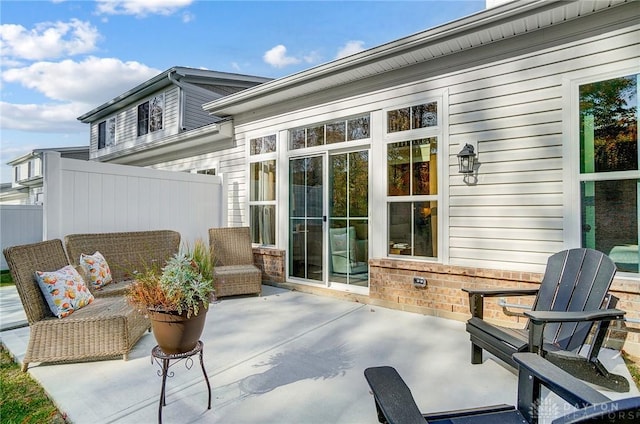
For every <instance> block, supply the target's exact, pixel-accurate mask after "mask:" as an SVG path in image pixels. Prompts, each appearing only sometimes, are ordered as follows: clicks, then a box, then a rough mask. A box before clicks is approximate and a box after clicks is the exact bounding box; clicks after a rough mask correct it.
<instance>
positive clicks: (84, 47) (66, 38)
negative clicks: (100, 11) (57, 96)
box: [0, 19, 100, 62]
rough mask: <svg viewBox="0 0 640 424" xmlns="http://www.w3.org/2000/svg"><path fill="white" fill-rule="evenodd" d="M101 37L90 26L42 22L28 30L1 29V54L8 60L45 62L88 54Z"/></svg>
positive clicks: (8, 26) (77, 22) (76, 22)
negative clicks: (44, 60) (46, 60)
mask: <svg viewBox="0 0 640 424" xmlns="http://www.w3.org/2000/svg"><path fill="white" fill-rule="evenodd" d="M99 38H100V34H99V33H98V30H97V29H96V27H94V26H92V25H91V24H90V23H89V22H83V21H80V20H78V19H71V20H70V21H69V22H42V23H39V24H37V25H36V26H35V27H34V28H33V29H30V30H28V29H27V28H25V27H23V26H22V25H15V24H3V25H0V49H1V50H0V51H1V55H2V60H3V62H4V61H5V60H7V59H27V60H43V59H54V58H57V57H61V56H67V55H76V54H82V53H88V52H91V51H93V50H95V48H96V42H97V41H98V39H99Z"/></svg>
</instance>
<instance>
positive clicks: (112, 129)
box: [98, 116, 116, 149]
mask: <svg viewBox="0 0 640 424" xmlns="http://www.w3.org/2000/svg"><path fill="white" fill-rule="evenodd" d="M115 144H116V118H115V116H114V117H111V118H109V119H107V120H106V121H102V122H100V123H99V124H98V149H104V148H105V147H108V146H113V145H115Z"/></svg>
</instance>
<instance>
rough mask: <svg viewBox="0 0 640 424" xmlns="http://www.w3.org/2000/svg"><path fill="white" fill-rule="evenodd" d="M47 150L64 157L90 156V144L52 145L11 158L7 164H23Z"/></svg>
mask: <svg viewBox="0 0 640 424" xmlns="http://www.w3.org/2000/svg"><path fill="white" fill-rule="evenodd" d="M45 152H58V153H60V154H61V155H62V156H63V157H64V156H75V155H85V156H86V157H87V159H88V158H89V146H72V147H50V148H44V149H34V150H32V151H30V152H29V153H26V154H24V155H22V156H19V157H17V158H15V159H12V160H10V161H9V162H7V165H10V166H13V165H18V164H21V163H23V162H26V161H28V160H29V159H31V158H34V157H37V156H40V155H41V154H42V153H45Z"/></svg>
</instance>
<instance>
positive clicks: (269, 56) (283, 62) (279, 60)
mask: <svg viewBox="0 0 640 424" xmlns="http://www.w3.org/2000/svg"><path fill="white" fill-rule="evenodd" d="M262 58H263V60H264V61H265V62H266V63H268V64H269V65H271V66H273V67H276V68H284V67H285V66H289V65H296V64H298V63H300V59H298V58H296V57H293V56H287V48H286V47H285V46H283V45H282V44H278V45H277V46H275V47H274V48H272V49H271V50H268V51H267V52H266V53H265V54H264V56H262Z"/></svg>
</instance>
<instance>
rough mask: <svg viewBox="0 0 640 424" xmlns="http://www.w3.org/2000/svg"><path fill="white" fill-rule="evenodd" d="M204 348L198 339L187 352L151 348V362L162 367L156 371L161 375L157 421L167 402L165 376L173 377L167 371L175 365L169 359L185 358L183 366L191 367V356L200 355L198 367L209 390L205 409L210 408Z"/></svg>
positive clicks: (158, 347) (159, 420) (209, 386)
mask: <svg viewBox="0 0 640 424" xmlns="http://www.w3.org/2000/svg"><path fill="white" fill-rule="evenodd" d="M203 348H204V343H202V341H198V343H197V344H196V347H194V348H193V349H192V350H190V351H189V352H185V353H175V354H167V353H164V352H163V351H162V350H161V349H160V346H156V347H154V348H153V349H151V363H152V364H153V361H154V360H155V362H156V363H157V364H158V365H160V367H161V368H162V369H161V370H159V371H158V376H160V377H162V389H160V404H159V406H158V423H160V424H162V407H163V406H165V405H166V404H167V402H166V384H167V376H168V377H173V375H174V373H173V371H171V372H169V367H171V366H173V365H175V364H176V363H177V362H176V363H173V364H170V361H178V362H179V361H181V360H183V359H185V360H186V361H185V367H186V368H187V369H191V367H192V366H193V358H192V357H193V356H194V355H196V354H199V355H200V367H202V374H203V375H204V381H205V382H206V383H207V390H208V391H209V403H208V404H207V409H211V385H210V384H209V377H208V376H207V371H206V370H205V369H204V361H203V359H202V349H203Z"/></svg>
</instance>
